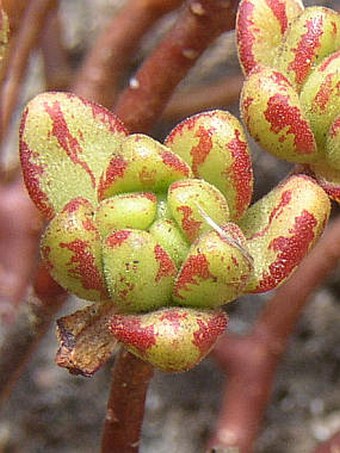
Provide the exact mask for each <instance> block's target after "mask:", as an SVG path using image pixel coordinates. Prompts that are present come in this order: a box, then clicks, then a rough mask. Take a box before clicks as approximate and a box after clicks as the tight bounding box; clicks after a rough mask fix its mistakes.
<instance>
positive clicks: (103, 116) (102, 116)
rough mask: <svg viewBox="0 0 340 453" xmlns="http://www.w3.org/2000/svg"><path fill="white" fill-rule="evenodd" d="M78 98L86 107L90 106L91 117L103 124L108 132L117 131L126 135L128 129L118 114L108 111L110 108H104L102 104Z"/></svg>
mask: <svg viewBox="0 0 340 453" xmlns="http://www.w3.org/2000/svg"><path fill="white" fill-rule="evenodd" d="M80 99H81V101H82V103H83V104H84V105H85V106H86V107H90V108H91V110H92V115H93V117H94V118H95V119H96V120H98V121H100V122H101V123H102V124H104V125H105V126H106V127H107V128H108V130H109V131H110V132H113V133H115V132H119V133H121V134H124V135H128V133H129V132H128V130H127V129H126V127H125V126H124V123H123V122H122V121H121V120H120V118H118V116H116V115H115V114H114V113H112V112H110V110H108V109H106V108H105V107H103V106H102V105H99V104H96V103H94V102H91V101H88V100H87V99H84V98H80Z"/></svg>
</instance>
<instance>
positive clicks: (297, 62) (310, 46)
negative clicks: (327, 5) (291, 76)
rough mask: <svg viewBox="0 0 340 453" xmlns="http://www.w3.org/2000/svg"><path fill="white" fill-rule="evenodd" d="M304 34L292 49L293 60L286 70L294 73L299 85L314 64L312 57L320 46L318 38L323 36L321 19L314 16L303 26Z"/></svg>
mask: <svg viewBox="0 0 340 453" xmlns="http://www.w3.org/2000/svg"><path fill="white" fill-rule="evenodd" d="M305 28H306V29H307V31H306V33H305V34H304V35H302V36H301V38H300V41H299V43H298V46H297V48H296V49H292V50H293V52H294V54H295V58H294V60H293V61H292V62H291V63H290V64H289V66H288V69H290V70H292V71H294V72H295V81H296V83H298V84H299V85H300V84H302V83H303V81H304V80H305V79H306V77H307V76H308V74H309V72H310V69H311V67H312V65H313V64H314V55H315V54H316V52H317V49H318V48H319V47H320V45H321V41H320V38H321V36H322V34H323V17H322V16H315V17H313V18H312V19H310V20H308V21H307V22H306V24H305Z"/></svg>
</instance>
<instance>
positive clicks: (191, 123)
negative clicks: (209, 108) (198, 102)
mask: <svg viewBox="0 0 340 453" xmlns="http://www.w3.org/2000/svg"><path fill="white" fill-rule="evenodd" d="M198 115H199V114H198ZM198 115H193V116H191V117H189V118H187V119H185V120H183V121H182V122H180V123H179V124H177V126H176V127H175V128H174V129H173V130H172V131H171V132H170V134H169V135H168V136H167V137H166V139H165V141H164V143H165V145H166V146H170V147H171V144H173V143H174V141H175V140H177V137H178V136H179V137H180V136H182V135H183V133H185V131H186V130H188V131H190V130H192V129H194V128H195V127H196V121H197V117H198ZM183 129H184V132H183Z"/></svg>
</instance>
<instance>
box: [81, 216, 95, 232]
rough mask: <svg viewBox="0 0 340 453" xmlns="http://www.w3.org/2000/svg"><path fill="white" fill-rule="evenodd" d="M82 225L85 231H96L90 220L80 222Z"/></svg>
mask: <svg viewBox="0 0 340 453" xmlns="http://www.w3.org/2000/svg"><path fill="white" fill-rule="evenodd" d="M82 225H83V228H84V230H85V231H98V230H97V227H96V225H95V223H94V222H93V220H92V219H89V218H88V219H85V220H83V221H82Z"/></svg>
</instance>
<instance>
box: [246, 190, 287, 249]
mask: <svg viewBox="0 0 340 453" xmlns="http://www.w3.org/2000/svg"><path fill="white" fill-rule="evenodd" d="M291 199H292V191H291V190H285V191H284V192H282V194H281V199H280V202H279V203H278V204H277V205H276V206H275V207H274V208H273V210H272V211H271V213H270V215H269V219H268V223H267V224H266V226H265V227H264V228H263V229H262V230H260V231H257V232H256V233H254V234H253V235H252V236H251V237H249V238H247V239H248V241H251V240H253V239H256V238H259V237H262V236H264V235H265V234H267V232H268V230H269V228H270V227H271V224H272V223H273V220H275V219H276V218H277V217H279V216H280V215H281V214H282V211H283V209H284V208H285V207H286V206H287V205H289V203H290V200H291Z"/></svg>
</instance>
